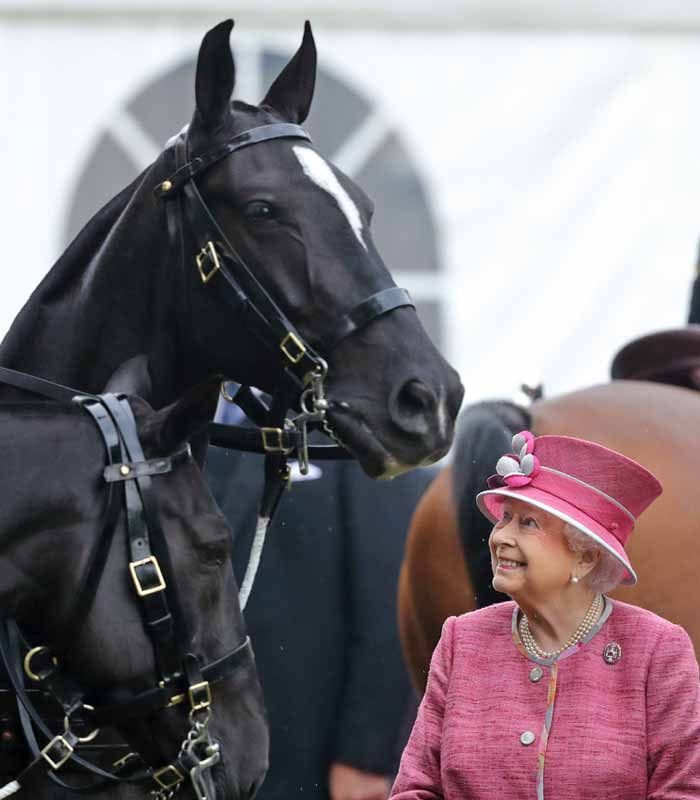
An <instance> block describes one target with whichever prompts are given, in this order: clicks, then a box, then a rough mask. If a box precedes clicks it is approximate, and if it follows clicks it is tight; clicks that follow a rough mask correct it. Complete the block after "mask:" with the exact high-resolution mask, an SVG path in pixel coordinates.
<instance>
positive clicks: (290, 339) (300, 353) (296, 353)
mask: <svg viewBox="0 0 700 800" xmlns="http://www.w3.org/2000/svg"><path fill="white" fill-rule="evenodd" d="M290 345H291V347H290ZM295 348H296V349H295ZM280 350H281V351H282V352H283V353H284V354H285V356H286V357H287V359H288V360H289V361H291V363H292V364H298V363H299V362H300V361H301V359H302V358H303V357H304V353H306V345H305V344H304V342H302V341H301V339H300V338H299V337H298V336H297V335H296V333H294V332H293V331H289V333H287V335H286V336H285V337H284V339H282V341H281V342H280Z"/></svg>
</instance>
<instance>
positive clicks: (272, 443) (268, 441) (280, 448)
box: [260, 428, 287, 453]
mask: <svg viewBox="0 0 700 800" xmlns="http://www.w3.org/2000/svg"><path fill="white" fill-rule="evenodd" d="M260 433H261V434H262V440H263V450H264V451H265V452H266V453H286V452H287V448H286V447H285V446H284V445H283V444H282V434H283V433H284V431H283V430H282V428H260ZM268 437H269V438H268ZM275 437H276V438H275Z"/></svg>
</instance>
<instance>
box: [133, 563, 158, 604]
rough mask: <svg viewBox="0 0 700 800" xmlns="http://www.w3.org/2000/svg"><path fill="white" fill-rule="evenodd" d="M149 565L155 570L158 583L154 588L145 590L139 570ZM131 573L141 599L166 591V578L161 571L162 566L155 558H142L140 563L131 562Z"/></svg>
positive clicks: (149, 587) (150, 587)
mask: <svg viewBox="0 0 700 800" xmlns="http://www.w3.org/2000/svg"><path fill="white" fill-rule="evenodd" d="M147 565H150V566H152V567H153V569H154V570H155V572H156V574H155V578H156V583H155V584H154V585H153V586H147V587H145V588H144V585H143V583H142V582H141V578H140V577H139V574H138V572H137V570H138V569H139V568H140V567H145V566H147ZM129 572H131V580H132V581H133V582H134V587H135V588H136V594H138V596H139V597H148V595H149V594H155V593H156V592H162V591H163V589H165V578H164V577H163V573H162V572H161V571H160V564H159V563H158V559H157V558H156V557H155V556H148V557H147V558H142V559H140V560H139V561H130V562H129ZM144 577H146V576H144Z"/></svg>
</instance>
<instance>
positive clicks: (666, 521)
mask: <svg viewBox="0 0 700 800" xmlns="http://www.w3.org/2000/svg"><path fill="white" fill-rule="evenodd" d="M529 411H530V413H531V415H532V430H533V432H534V433H535V434H536V435H542V434H545V433H555V434H562V435H568V436H578V437H580V438H583V439H590V440H592V441H595V442H599V443H600V444H603V445H606V446H607V447H611V448H613V449H615V450H619V451H620V452H622V453H624V454H625V455H628V456H630V457H631V458H634V459H635V460H637V461H639V462H640V463H641V464H643V465H644V466H645V467H647V468H648V469H650V470H651V471H652V472H653V473H654V474H655V475H657V476H658V478H659V480H660V481H661V483H662V484H663V487H664V492H663V494H662V495H661V497H660V498H659V499H658V500H657V501H656V502H655V503H654V504H653V505H652V506H651V507H650V508H649V509H648V510H647V511H646V512H645V513H644V514H643V515H642V516H641V518H640V520H639V522H638V524H637V527H636V530H635V533H634V534H633V536H632V538H631V539H630V542H629V546H628V552H629V554H630V558H631V560H632V563H633V564H634V566H635V569H636V571H637V574H638V576H639V583H638V584H637V585H636V586H632V587H624V588H622V589H618V590H616V591H615V592H614V593H613V597H618V598H620V599H621V600H625V601H627V602H629V603H634V604H636V605H639V606H643V607H644V608H648V609H651V610H652V611H654V612H656V613H657V614H660V615H661V616H663V617H666V618H667V619H670V620H672V621H673V622H676V623H678V624H680V625H682V626H683V627H684V628H685V629H686V630H687V631H688V633H689V634H690V636H691V638H692V640H693V642H694V643H695V649H696V653H697V654H698V655H699V656H700V613H698V612H699V611H700V596H699V595H698V591H697V585H698V574H699V572H700V439H698V436H697V434H696V432H697V431H698V430H700V396H699V395H698V393H697V392H693V391H691V390H688V389H681V388H677V387H673V386H665V385H661V384H655V383H641V382H636V381H618V382H614V383H610V384H605V385H603V386H594V387H592V388H588V389H583V390H581V391H578V392H574V393H572V394H569V395H565V396H563V397H559V398H553V399H548V400H541V401H538V402H536V403H534V404H533V405H532V406H531V408H530V409H529ZM475 607H476V604H475V598H474V590H473V586H472V583H471V580H470V578H469V575H468V573H467V567H466V563H465V560H464V554H463V551H462V543H461V539H460V535H459V530H458V524H457V515H456V512H455V500H454V492H453V486H452V470H451V469H450V468H447V469H446V470H444V471H443V472H442V473H441V474H440V475H439V476H438V477H437V478H436V479H435V481H434V482H433V484H432V485H431V486H430V488H429V489H428V491H427V492H426V494H425V495H424V497H423V499H422V501H421V503H420V505H419V506H418V508H417V509H416V512H415V514H414V516H413V520H412V522H411V528H410V531H409V535H408V541H407V545H406V554H405V558H404V563H403V566H402V570H401V576H400V580H399V625H400V628H401V636H402V640H403V644H404V650H405V654H406V658H407V661H408V664H409V667H410V670H411V674H412V677H413V680H414V683H415V685H416V687H418V688H419V689H420V690H421V691H422V690H423V688H424V686H425V679H426V675H427V669H428V665H429V662H430V655H431V653H432V650H433V648H434V647H435V645H436V644H437V641H438V639H439V637H440V630H441V627H442V623H443V621H444V619H445V618H446V617H447V616H449V615H451V614H462V613H464V612H466V611H472V610H474V608H475Z"/></svg>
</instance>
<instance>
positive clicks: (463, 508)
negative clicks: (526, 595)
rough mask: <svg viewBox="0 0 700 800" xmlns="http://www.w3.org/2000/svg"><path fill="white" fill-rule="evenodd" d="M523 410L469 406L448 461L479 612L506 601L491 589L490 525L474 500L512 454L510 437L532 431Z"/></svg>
mask: <svg viewBox="0 0 700 800" xmlns="http://www.w3.org/2000/svg"><path fill="white" fill-rule="evenodd" d="M530 422H531V420H530V414H529V412H528V410H527V409H525V408H523V407H521V406H518V405H516V404H515V403H511V402H509V401H507V400H486V401H483V402H480V403H475V404H474V405H471V406H467V408H466V409H464V411H463V412H462V414H461V415H460V420H459V426H458V430H457V440H456V442H455V448H454V458H453V461H452V477H453V482H452V491H453V499H454V504H455V508H456V509H457V520H458V524H459V536H460V541H461V542H462V547H463V549H464V556H465V559H466V562H467V568H468V569H469V575H470V577H471V579H472V582H473V585H474V592H475V593H476V598H477V605H478V606H479V607H480V608H481V607H483V606H486V605H491V604H492V603H498V602H501V601H502V600H507V599H508V598H507V597H506V596H505V595H503V594H501V593H500V592H496V591H495V590H494V589H493V587H492V586H491V578H492V577H493V575H492V572H491V556H490V554H489V548H488V538H489V534H490V533H491V528H492V525H491V523H490V522H489V521H488V520H487V519H486V517H484V516H483V515H482V513H481V512H480V511H479V510H478V508H477V507H476V503H475V501H474V498H475V497H476V495H477V494H478V493H479V492H480V491H482V490H483V489H485V488H486V479H487V478H488V477H489V475H493V473H494V472H495V469H496V461H497V460H498V459H499V458H500V457H501V456H502V455H503V454H504V453H507V452H508V451H509V450H510V448H511V439H512V438H513V435H514V434H516V433H518V431H521V430H523V429H528V428H529V427H530Z"/></svg>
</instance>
